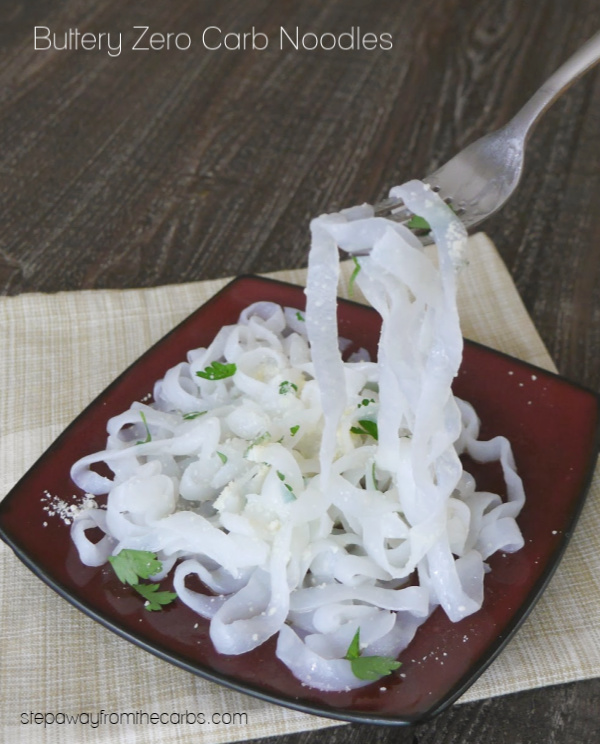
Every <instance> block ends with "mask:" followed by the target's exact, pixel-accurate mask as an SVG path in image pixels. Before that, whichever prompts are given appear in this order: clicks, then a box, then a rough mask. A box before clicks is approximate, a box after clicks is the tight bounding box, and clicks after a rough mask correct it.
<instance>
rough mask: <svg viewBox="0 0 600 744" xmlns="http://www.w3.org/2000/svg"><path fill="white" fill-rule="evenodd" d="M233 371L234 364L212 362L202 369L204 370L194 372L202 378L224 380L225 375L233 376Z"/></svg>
mask: <svg viewBox="0 0 600 744" xmlns="http://www.w3.org/2000/svg"><path fill="white" fill-rule="evenodd" d="M235 371H236V366H235V364H223V363H222V362H213V363H212V364H210V365H209V366H208V367H207V368H206V369H205V370H204V372H196V374H197V375H198V377H202V379H203V380H224V379H226V378H227V377H233V375H234V374H235Z"/></svg>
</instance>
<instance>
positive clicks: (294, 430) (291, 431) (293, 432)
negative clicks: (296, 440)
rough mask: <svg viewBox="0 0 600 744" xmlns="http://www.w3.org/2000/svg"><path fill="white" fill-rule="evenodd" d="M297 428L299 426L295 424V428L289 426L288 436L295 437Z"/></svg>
mask: <svg viewBox="0 0 600 744" xmlns="http://www.w3.org/2000/svg"><path fill="white" fill-rule="evenodd" d="M299 428H300V424H296V426H290V434H291V435H292V436H293V437H295V436H296V433H297V431H298V429H299Z"/></svg>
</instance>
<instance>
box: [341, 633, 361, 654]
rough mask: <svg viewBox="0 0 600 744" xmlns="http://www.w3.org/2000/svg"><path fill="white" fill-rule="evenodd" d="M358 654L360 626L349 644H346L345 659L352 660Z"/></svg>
mask: <svg viewBox="0 0 600 744" xmlns="http://www.w3.org/2000/svg"><path fill="white" fill-rule="evenodd" d="M359 656H360V628H359V629H358V630H357V631H356V633H355V634H354V638H353V639H352V641H351V642H350V645H349V646H348V650H347V651H346V656H345V657H344V658H345V659H348V661H353V660H354V659H358V658H359Z"/></svg>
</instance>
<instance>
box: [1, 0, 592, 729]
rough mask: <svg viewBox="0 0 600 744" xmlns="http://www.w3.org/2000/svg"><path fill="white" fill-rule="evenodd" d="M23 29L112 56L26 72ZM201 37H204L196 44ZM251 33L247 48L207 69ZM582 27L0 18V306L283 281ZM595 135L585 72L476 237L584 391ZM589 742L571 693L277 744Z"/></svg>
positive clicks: (428, 6)
mask: <svg viewBox="0 0 600 744" xmlns="http://www.w3.org/2000/svg"><path fill="white" fill-rule="evenodd" d="M36 26H37V27H40V28H39V29H38V46H39V47H44V46H47V45H48V43H52V44H53V46H54V47H59V46H64V43H65V39H64V32H65V31H68V30H69V29H72V30H75V29H79V30H80V31H88V32H93V33H95V34H96V35H98V34H100V33H101V32H106V33H108V32H110V33H111V40H112V41H113V44H112V46H113V49H112V50H109V49H107V48H106V41H107V37H106V36H104V37H101V41H102V42H104V44H103V48H102V49H87V50H86V49H83V48H81V47H80V48H78V49H71V50H61V49H58V48H52V49H50V50H45V49H42V48H38V49H37V50H36V49H35V48H34V33H35V32H34V29H35V27H36ZM135 26H147V27H148V29H149V31H148V32H147V34H146V36H145V39H143V40H142V41H141V42H139V43H138V46H140V47H143V46H147V41H148V37H149V34H150V33H158V34H163V35H164V37H165V40H164V41H165V44H166V42H167V34H168V33H169V32H173V33H178V34H180V36H179V37H178V38H177V39H176V38H175V37H174V36H171V37H170V38H169V39H168V40H169V41H170V43H171V46H173V45H175V43H177V44H178V45H179V46H185V45H186V44H187V40H186V37H185V36H184V35H183V34H189V37H190V39H191V46H190V48H189V49H177V48H172V49H166V48H163V49H155V50H152V49H147V50H142V49H132V46H133V45H134V44H135V42H136V38H137V37H138V36H139V35H140V34H141V33H142V31H143V29H139V30H138V31H137V32H136V30H135V29H134V27H135ZM211 26H215V27H217V28H219V29H221V34H219V32H218V31H217V30H216V29H210V30H209V33H207V34H206V35H205V37H204V41H205V42H206V44H203V43H202V39H203V31H204V29H206V28H208V27H211ZM253 27H254V28H255V30H256V32H257V33H258V32H261V33H264V34H266V35H267V38H268V46H267V48H266V49H262V50H259V49H254V50H253V49H250V48H247V49H242V50H233V49H226V48H223V47H222V48H221V49H208V48H206V47H207V46H216V45H217V43H219V42H221V43H225V42H229V45H230V46H232V45H233V44H232V42H233V41H234V40H235V38H234V37H233V36H230V37H228V38H227V39H225V37H224V34H225V33H227V32H237V33H240V32H241V33H243V32H250V31H251V30H252V28H253ZM280 27H284V28H285V29H286V30H287V31H288V32H289V34H290V35H291V36H292V38H293V36H294V34H295V31H296V28H298V29H299V30H300V34H301V35H302V34H304V33H308V32H310V33H313V34H317V35H319V36H320V35H321V34H323V33H328V34H333V35H339V34H341V33H343V32H352V30H353V29H354V31H353V33H354V40H355V43H356V38H357V37H359V36H360V37H361V38H362V39H364V34H365V33H371V34H374V35H375V37H376V38H377V39H379V40H380V41H381V42H385V40H386V38H387V37H384V36H382V34H389V35H390V38H391V39H392V44H393V45H392V48H391V49H380V48H378V49H371V50H369V49H360V50H359V49H354V50H344V49H340V48H338V47H337V46H336V48H335V49H331V50H323V49H314V50H303V49H299V50H296V49H294V47H293V46H292V45H291V43H290V42H289V41H287V40H285V43H284V44H283V48H280V44H279V40H280V38H279V33H280ZM44 28H48V29H50V31H51V32H57V33H59V36H58V37H57V39H56V43H54V42H51V41H49V40H48V37H47V35H46V37H45V40H44V34H46V32H45V31H44ZM598 28H600V4H599V3H598V0H570V2H568V3H567V2H558V1H557V0H555V1H552V0H537V2H531V3H526V2H524V1H523V0H503V1H502V2H500V1H499V0H419V2H417V1H416V0H412V1H410V0H306V1H305V2H301V1H300V0H221V1H220V2H218V3H217V2H210V1H209V0H170V1H167V0H155V2H153V3H151V4H150V3H144V2H141V0H131V1H129V2H127V3H124V2H122V0H95V1H94V2H85V1H83V0H60V1H59V0H27V2H26V1H25V0H3V2H2V4H1V6H0V49H1V56H0V98H1V105H0V162H1V167H0V214H1V215H2V232H1V237H0V241H1V242H0V291H1V292H2V293H5V294H17V293H22V292H33V291H43V292H55V291H58V290H78V289H83V288H95V287H113V288H121V287H149V286H154V285H159V284H167V283H176V282H185V281H190V280H197V279H206V278H213V277H219V276H228V275H234V274H239V273H242V272H264V271H271V270H275V269H281V268H285V267H295V266H303V265H305V264H306V259H307V222H308V220H309V218H310V217H311V216H314V215H316V214H318V213H320V212H323V211H327V210H332V209H336V208H338V207H341V206H348V205H352V204H356V203H360V202H363V201H372V200H376V199H379V198H381V197H382V196H383V195H384V194H385V192H386V190H387V189H388V188H389V187H390V186H392V185H394V184H397V183H401V182H403V181H405V180H407V179H409V178H412V177H419V176H422V175H425V174H426V173H428V172H430V171H432V170H433V169H435V168H436V167H437V166H438V165H440V164H441V163H443V162H444V161H445V160H446V159H448V158H449V157H451V156H452V155H453V154H454V153H455V152H457V151H458V150H460V149H461V148H462V147H463V146H465V145H466V144H467V143H468V142H469V141H471V140H472V139H474V138H476V137H478V136H480V135H482V134H484V133H485V132H487V131H489V130H491V129H494V128H496V127H498V126H500V125H501V124H503V123H504V122H505V121H506V120H507V119H508V118H509V117H510V116H511V115H512V114H513V113H514V112H516V110H517V109H518V108H519V107H520V105H522V104H523V103H524V102H525V100H526V99H527V98H528V96H530V95H531V94H532V93H533V92H534V91H535V89H536V88H537V87H538V85H539V84H540V83H541V82H542V81H543V80H544V79H545V78H546V77H547V76H548V75H549V74H550V73H551V72H553V70H554V69H555V68H556V67H557V66H558V65H559V64H560V62H561V61H562V60H564V59H565V58H566V57H567V56H568V55H569V54H570V53H571V52H573V51H574V50H575V49H576V48H577V46H578V45H580V44H581V43H582V42H583V41H584V40H585V39H586V38H588V37H589V36H591V35H592V33H593V32H594V31H596V30H597V29H598ZM357 29H360V31H357ZM119 33H121V34H122V39H121V42H122V47H121V50H120V53H117V51H118V50H117V49H116V43H115V42H116V39H117V34H119ZM375 37H374V38H375ZM96 38H97V37H96ZM368 38H369V37H367V39H368ZM331 39H332V37H331V36H326V37H324V38H323V41H324V44H328V43H329V42H330V41H331ZM349 39H350V37H349V36H345V37H342V44H344V43H348V42H349ZM246 40H247V42H250V37H246ZM305 40H306V43H307V44H309V45H310V44H311V42H312V41H313V37H311V36H308V37H306V38H305ZM76 42H78V43H80V42H81V38H79V39H77V38H71V43H72V44H74V43H76ZM153 43H154V46H157V45H159V44H160V38H159V37H158V36H156V37H154V39H153ZM256 43H257V44H258V45H262V44H263V43H264V39H263V37H260V36H257V37H256ZM367 44H368V42H367ZM383 46H385V43H383ZM599 135H600V77H599V76H598V74H597V73H595V72H593V73H591V74H588V75H587V76H586V77H585V78H584V79H583V80H581V81H580V82H579V83H578V84H577V85H576V86H574V87H573V88H572V89H571V90H570V91H569V92H568V93H567V94H566V95H565V96H564V97H563V98H562V99H561V100H560V101H559V102H558V103H557V104H556V105H555V106H554V107H553V108H552V109H551V111H550V112H549V113H548V114H547V115H546V117H545V118H544V120H543V121H542V122H541V124H540V125H539V127H538V129H537V130H536V133H535V135H534V136H533V138H532V140H531V143H530V146H529V148H528V159H527V164H526V171H525V175H524V178H523V181H522V185H521V187H520V189H519V192H518V196H517V197H516V198H515V199H514V200H513V201H512V202H511V203H510V204H509V205H507V206H506V207H505V208H504V210H503V211H502V212H501V213H500V214H499V215H498V216H496V217H494V218H493V219H490V220H489V222H488V223H487V224H486V231H487V232H488V234H489V235H490V236H491V237H492V239H493V240H494V241H495V243H496V245H497V246H498V248H499V250H500V252H501V254H502V256H503V258H504V260H505V261H506V263H507V265H508V267H509V269H510V271H511V273H512V275H513V277H514V280H515V282H516V285H517V288H518V290H519V292H520V294H521V296H522V298H523V300H524V302H525V304H526V306H527V309H528V310H529V312H530V314H531V315H532V317H533V320H534V322H535V324H536V326H537V328H538V329H539V332H540V334H541V335H542V338H543V340H544V341H545V343H546V344H547V346H548V348H549V350H550V353H551V355H552V356H553V358H554V359H555V361H556V363H557V365H558V367H559V370H560V371H561V372H562V373H564V374H565V375H567V376H568V377H570V378H571V379H573V380H575V381H577V382H580V383H583V384H584V385H587V386H588V387H591V388H593V389H595V390H600V361H599V358H600V208H599V207H598V194H599V193H600V136H599ZM599 671H600V670H599ZM599 731H600V679H593V680H589V681H584V682H578V683H573V684H567V685H560V686H557V687H549V688H544V689H540V690H534V691H530V692H523V693H520V694H515V695H510V696H506V697H500V698H495V699H490V700H484V701H481V702H477V703H470V704H466V705H460V706H455V707H454V708H453V709H451V710H450V711H448V712H447V713H445V714H442V715H441V716H439V717H438V718H437V719H435V720H434V721H432V722H430V723H428V724H426V725H423V726H420V727H418V728H414V729H385V728H381V729H380V728H376V727H368V726H360V725H351V726H349V727H336V728H334V729H326V730H324V731H321V732H319V731H317V732H312V733H305V734H297V735H294V736H287V737H281V738H280V742H281V744H284V742H286V744H287V742H302V743H303V744H308V743H309V742H310V744H317V743H320V742H325V741H327V742H337V741H342V739H343V741H344V742H355V741H356V742H358V741H360V742H361V744H375V742H380V743H383V742H391V741H395V742H401V743H409V742H410V743H412V744H417V742H418V743H419V744H425V743H426V742H431V743H433V742H436V744H437V743H440V742H445V743H446V744H450V743H451V742H483V741H485V742H486V743H487V744H497V743H498V744H500V742H502V743H503V744H504V743H507V742H523V743H528V742H545V743H546V742H564V743H565V744H567V742H568V743H569V744H572V743H574V742H576V743H577V744H581V743H583V742H592V741H594V742H595V741H597V734H598V732H599Z"/></svg>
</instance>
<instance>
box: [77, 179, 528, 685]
mask: <svg viewBox="0 0 600 744" xmlns="http://www.w3.org/2000/svg"><path fill="white" fill-rule="evenodd" d="M394 193H395V194H396V195H398V196H401V197H402V198H403V199H404V201H405V203H406V204H407V205H408V207H409V208H410V209H412V210H413V211H414V212H415V213H417V214H420V215H421V216H422V217H424V218H425V219H426V220H428V221H429V223H430V225H431V227H432V229H433V233H434V237H435V239H436V242H437V246H438V262H439V268H438V266H437V265H436V263H434V261H433V260H432V258H431V257H430V256H429V255H426V254H425V253H424V252H423V251H422V250H421V245H420V242H419V241H418V239H417V238H416V237H415V236H414V235H413V234H412V233H411V232H410V231H409V230H408V229H407V228H405V227H404V226H402V225H399V224H397V223H395V222H393V221H390V220H386V219H383V218H380V217H374V213H373V209H372V208H371V207H369V206H368V205H364V206H362V207H357V208H355V209H351V210H346V211H344V212H343V213H341V214H339V215H329V216H323V217H320V218H318V219H317V220H314V221H313V222H312V224H311V230H312V236H313V245H312V249H311V254H310V259H309V276H308V285H307V290H306V295H307V309H306V312H305V311H300V310H298V309H296V308H290V307H286V308H281V307H279V306H278V305H276V304H274V303H272V302H258V303H255V304H253V305H251V306H250V307H248V308H246V309H245V310H244V311H243V312H242V313H241V316H240V319H239V322H238V323H236V324H234V325H231V326H226V327H224V328H222V329H221V330H220V331H219V333H218V334H217V336H216V338H215V339H214V341H213V342H212V343H211V344H210V346H209V347H208V348H201V349H194V350H190V352H189V353H188V355H187V360H186V361H183V362H180V363H179V364H177V365H176V366H175V367H173V368H172V369H171V370H169V371H168V372H167V373H166V375H165V377H164V378H163V379H162V380H159V381H158V382H157V383H156V385H155V390H154V402H153V403H152V404H151V405H144V404H141V403H133V404H132V406H131V408H130V409H129V410H128V411H125V412H123V413H122V414H120V415H119V416H115V417H114V418H113V419H111V420H110V421H109V422H108V426H107V432H108V438H107V443H106V447H105V449H104V450H103V451H101V452H98V453H95V454H92V455H88V456H87V457H84V458H82V459H81V460H79V461H78V462H77V463H75V464H74V465H73V468H72V477H73V480H74V481H75V483H76V484H77V485H78V486H80V487H81V488H83V489H84V490H86V491H87V492H89V493H91V494H95V495H102V494H107V503H106V509H90V510H84V511H82V512H81V514H80V515H79V516H77V517H76V518H75V520H74V524H73V526H72V537H73V541H74V543H75V545H76V547H77V550H78V551H79V555H80V557H81V560H82V561H83V562H84V563H85V564H87V565H93V566H98V565H102V564H103V563H105V562H106V560H107V559H108V556H109V555H110V554H111V553H113V554H116V553H118V552H119V551H120V550H122V549H124V548H129V549H133V550H148V551H151V552H154V553H156V554H157V557H158V559H159V560H160V561H162V564H163V566H162V571H161V572H160V574H158V575H157V577H155V580H156V581H159V580H161V579H162V578H163V577H164V576H166V575H167V574H168V573H169V572H171V571H173V584H174V587H175V591H176V592H177V594H178V597H179V599H180V600H181V601H183V602H184V603H185V604H186V605H188V606H189V607H190V608H191V609H192V610H194V611H195V612H196V613H198V615H201V616H202V617H204V618H207V619H208V621H209V622H210V637H211V639H212V642H213V644H214V646H215V648H216V649H217V651H219V652H220V653H224V654H240V653H245V652H247V651H249V650H251V649H253V648H256V647H257V646H260V645H261V644H262V643H264V642H265V641H266V640H267V639H268V638H271V637H273V636H275V635H277V636H278V638H277V655H278V657H279V658H280V659H281V661H282V662H283V663H284V664H286V665H287V666H288V667H289V668H290V669H291V671H292V672H293V674H295V675H296V677H297V678H298V679H299V680H301V682H302V683H303V684H304V685H308V686H312V687H315V688H317V689H320V690H346V689H353V688H357V687H361V686H363V685H366V684H370V682H368V681H364V680H360V679H358V678H356V677H355V676H354V674H353V672H352V668H351V665H350V662H349V661H348V660H347V659H346V658H345V656H346V654H347V651H348V647H349V645H350V643H351V642H352V640H353V638H354V637H355V635H356V633H357V631H358V632H360V639H361V653H362V654H365V655H383V656H391V657H396V656H397V655H398V654H399V653H400V652H401V651H402V650H403V649H404V648H406V647H407V646H408V644H409V643H410V642H411V640H412V638H413V636H414V634H415V632H416V630H417V628H418V627H419V626H420V625H421V624H422V623H423V622H425V621H426V619H427V618H428V617H429V616H430V614H431V612H432V610H433V609H434V608H435V607H436V606H437V605H441V606H442V607H443V608H444V610H445V611H446V613H447V614H448V616H449V617H450V618H451V619H452V620H460V619H461V618H463V617H465V616H467V615H469V614H470V613H473V612H475V611H476V610H478V609H479V608H480V607H481V605H482V602H483V587H484V575H485V572H486V570H487V567H486V564H485V563H484V561H485V560H486V559H487V558H488V557H489V556H490V555H492V554H493V553H494V552H496V551H499V550H500V551H513V550H518V549H519V548H520V547H521V546H522V544H523V538H522V536H521V533H520V531H519V528H518V525H517V523H516V521H515V520H516V518H517V517H518V514H519V512H520V510H521V508H522V506H523V504H524V500H525V494H524V491H523V485H522V483H521V480H520V478H519V476H518V474H517V471H516V467H515V462H514V458H513V456H512V452H511V449H510V444H509V442H508V441H507V440H506V439H505V438H503V437H495V438H494V439H492V440H490V441H488V442H482V441H480V440H479V438H478V437H479V421H478V418H477V415H476V413H475V411H474V410H473V408H472V407H471V406H470V405H469V404H468V403H466V402H465V401H461V400H458V399H456V398H455V397H454V395H453V394H452V390H451V385H452V381H453V379H454V377H455V375H456V374H457V371H458V368H459V365H460V361H461V356H462V337H461V333H460V326H459V319H458V312H457V309H456V297H455V293H456V281H455V274H456V271H457V268H458V267H459V266H460V265H462V264H464V262H465V256H464V249H465V233H464V229H463V228H462V226H461V224H460V221H459V220H457V219H456V218H455V217H454V215H453V214H452V213H451V211H450V210H449V209H448V208H447V207H446V206H445V205H444V204H443V203H442V202H441V200H440V199H439V198H438V197H437V196H436V195H435V194H433V193H432V192H431V191H430V190H429V189H428V188H427V187H425V186H424V185H423V184H420V183H418V182H412V183H410V184H406V185H404V186H402V187H399V188H398V189H395V190H394ZM338 247H341V248H342V249H343V250H345V251H347V252H350V253H363V252H365V251H367V252H368V253H369V255H366V256H362V255H361V256H360V258H359V259H358V262H359V265H360V270H359V272H358V275H357V277H356V281H357V284H358V285H359V286H360V288H361V290H362V291H363V293H364V294H365V296H366V297H367V299H368V300H369V301H370V302H371V304H372V305H373V306H374V307H375V308H376V309H377V311H378V312H379V314H380V315H381V318H382V331H381V337H380V340H379V350H378V361H377V363H374V362H372V361H370V360H369V358H368V354H367V353H366V352H364V351H361V352H360V353H359V354H358V355H355V356H354V357H352V359H351V360H349V361H343V360H342V354H341V352H340V349H346V347H347V341H344V340H343V339H340V337H339V333H338V328H337V319H336V310H337V300H336V293H337V284H338V279H339V256H338ZM214 362H219V363H221V364H229V365H234V367H233V368H232V369H231V370H230V371H231V372H232V374H230V375H226V376H224V377H223V378H222V379H204V378H203V377H201V376H198V374H197V373H198V372H201V373H203V372H204V370H205V369H206V368H207V367H209V366H210V365H212V364H213V363H214ZM375 435H376V436H375ZM462 453H468V454H469V455H470V456H471V457H473V458H475V459H477V460H480V461H483V462H490V461H493V460H499V461H500V464H501V466H502V470H503V473H504V477H505V481H506V491H507V498H506V499H504V500H503V499H502V498H500V496H498V495H497V494H492V493H487V492H479V491H477V488H476V483H475V481H474V479H473V478H472V477H471V476H470V475H469V474H468V473H466V472H465V471H464V470H463V467H462V463H461V460H460V458H459V455H460V454H462ZM102 463H104V464H105V465H107V466H108V468H109V469H110V470H111V471H112V476H110V477H109V476H107V475H100V473H99V472H97V469H96V468H97V466H98V465H99V464H102ZM98 528H99V529H100V530H101V531H102V532H104V533H105V534H104V537H103V538H102V539H101V540H100V541H99V542H94V541H92V540H91V539H89V535H88V534H87V533H88V531H89V530H92V529H98ZM192 578H194V580H195V581H199V582H201V583H202V584H203V585H204V586H205V587H206V589H207V592H204V593H203V592H199V591H197V590H195V589H192V588H191V586H192V584H191V583H190V582H191V580H192ZM417 578H418V584H416V579H417Z"/></svg>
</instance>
